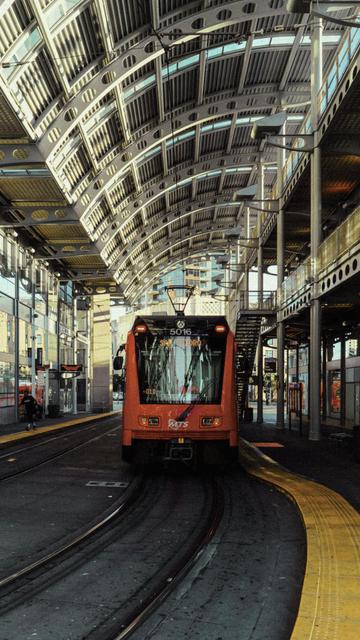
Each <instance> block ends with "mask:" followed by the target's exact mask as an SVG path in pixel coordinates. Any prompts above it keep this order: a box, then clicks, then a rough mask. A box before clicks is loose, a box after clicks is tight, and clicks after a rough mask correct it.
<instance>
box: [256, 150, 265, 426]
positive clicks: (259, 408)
mask: <svg viewBox="0 0 360 640" xmlns="http://www.w3.org/2000/svg"><path fill="white" fill-rule="evenodd" d="M257 195H258V198H259V202H260V208H261V207H263V206H264V205H263V201H264V163H263V159H262V158H261V159H260V162H259V164H258V194H257ZM257 269H258V277H257V290H258V305H259V308H260V307H261V306H262V304H263V294H264V286H263V245H262V237H261V212H260V211H259V212H258V250H257ZM257 371H258V397H257V422H258V423H259V424H261V423H262V422H263V421H264V416H263V377H264V372H263V342H262V336H261V333H260V335H259V341H258V348H257Z"/></svg>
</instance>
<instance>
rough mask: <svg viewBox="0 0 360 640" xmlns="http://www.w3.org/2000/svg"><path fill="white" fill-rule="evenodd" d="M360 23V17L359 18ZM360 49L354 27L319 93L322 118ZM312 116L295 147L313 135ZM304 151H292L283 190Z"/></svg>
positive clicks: (276, 186)
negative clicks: (303, 139)
mask: <svg viewBox="0 0 360 640" xmlns="http://www.w3.org/2000/svg"><path fill="white" fill-rule="evenodd" d="M357 20H358V21H360V16H358V18H357ZM359 47H360V29H358V28H356V27H353V28H351V29H348V30H347V31H346V32H345V33H344V35H343V37H342V39H341V41H340V44H339V48H338V52H337V54H336V56H335V58H334V61H333V63H332V65H331V67H330V69H329V71H328V72H327V74H326V78H325V80H324V82H323V85H322V87H321V89H320V91H319V94H318V97H317V101H318V113H319V116H322V115H323V113H324V112H325V110H326V108H327V107H328V105H329V103H330V101H331V99H332V97H333V95H334V93H335V92H336V89H337V87H338V86H339V84H340V82H341V80H342V78H343V76H344V75H345V73H346V71H347V69H348V67H349V65H350V63H351V61H352V60H353V59H354V57H355V55H356V54H357V53H358V49H359ZM311 130H312V128H311V114H310V110H309V111H308V113H307V115H306V117H305V119H304V122H303V123H302V126H301V128H300V130H299V132H298V133H297V134H295V135H294V139H293V145H295V144H296V139H297V138H300V137H301V135H304V134H309V133H311ZM303 156H304V154H303V152H302V151H291V152H290V153H289V155H288V157H287V159H286V162H285V164H284V167H283V169H282V176H281V180H280V184H282V186H283V188H285V187H286V186H287V183H288V182H289V181H290V180H291V178H292V177H293V175H294V173H295V171H296V169H297V167H298V165H299V164H300V162H301V160H302V159H303ZM280 195H281V194H280V193H279V180H276V182H275V184H274V186H273V189H272V194H271V198H279V197H280Z"/></svg>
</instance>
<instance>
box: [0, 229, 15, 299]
mask: <svg viewBox="0 0 360 640" xmlns="http://www.w3.org/2000/svg"><path fill="white" fill-rule="evenodd" d="M15 276H16V245H15V243H14V242H13V241H12V240H10V239H9V238H6V237H5V236H3V235H2V234H0V291H2V292H3V293H6V294H7V295H8V296H11V297H13V298H14V297H15Z"/></svg>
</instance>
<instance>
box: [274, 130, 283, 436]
mask: <svg viewBox="0 0 360 640" xmlns="http://www.w3.org/2000/svg"><path fill="white" fill-rule="evenodd" d="M283 133H285V132H284V131H283ZM283 141H284V142H283V144H285V139H284V138H283ZM284 164H285V150H284V149H278V156H277V180H278V198H279V213H278V216H277V223H276V260H277V304H278V312H277V325H276V345H277V376H278V384H277V406H276V424H277V426H278V427H280V429H284V426H285V416H284V364H285V362H284V351H285V326H284V321H283V320H282V318H281V314H280V305H281V303H282V289H281V287H282V283H283V281H284V260H285V239H284V208H283V203H282V188H283V179H282V170H283V166H284Z"/></svg>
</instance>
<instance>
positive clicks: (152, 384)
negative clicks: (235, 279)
mask: <svg viewBox="0 0 360 640" xmlns="http://www.w3.org/2000/svg"><path fill="white" fill-rule="evenodd" d="M234 357H235V342H234V335H233V333H232V332H231V331H230V330H229V327H228V324H227V322H226V320H225V318H223V317H219V318H209V317H207V316H202V317H191V316H185V317H182V318H179V317H169V316H159V317H156V316H154V317H149V316H147V317H142V318H136V320H135V322H134V326H133V328H132V330H131V331H130V332H129V334H128V339H127V344H126V367H125V368H126V383H125V394H124V406H123V428H122V445H123V457H124V458H125V459H126V460H128V461H130V460H131V459H132V458H133V454H134V452H135V450H136V449H137V450H139V449H141V451H142V453H146V454H150V453H151V454H152V455H153V456H154V457H161V458H167V459H168V458H176V459H179V458H181V459H191V458H192V457H193V455H194V451H195V450H196V451H197V450H198V449H199V448H200V447H202V446H205V443H208V444H207V445H206V446H208V445H210V444H211V443H213V445H212V446H214V445H216V443H217V444H218V445H219V444H221V446H222V447H223V448H224V447H225V448H226V449H227V451H228V452H229V453H230V455H232V457H233V458H234V457H236V455H237V444H238V436H237V406H236V389H235V378H234Z"/></svg>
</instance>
